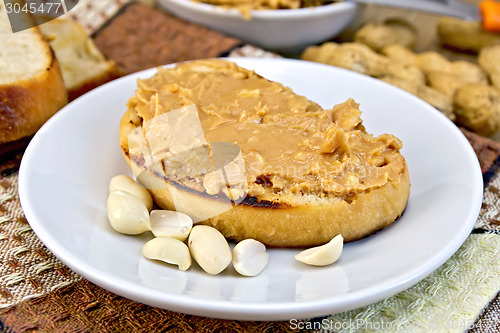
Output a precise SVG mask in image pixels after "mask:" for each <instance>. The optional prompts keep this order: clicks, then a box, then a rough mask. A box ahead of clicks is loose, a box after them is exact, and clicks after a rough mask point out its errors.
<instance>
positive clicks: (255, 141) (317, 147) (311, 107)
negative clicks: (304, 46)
mask: <svg viewBox="0 0 500 333" xmlns="http://www.w3.org/2000/svg"><path fill="white" fill-rule="evenodd" d="M128 107H129V110H133V111H134V112H136V113H137V115H138V116H139V117H140V118H141V119H142V123H143V124H148V126H143V127H144V128H143V129H142V131H144V132H147V131H149V136H148V135H147V133H146V137H147V138H148V141H149V144H151V146H152V147H151V148H150V150H151V151H153V153H154V154H156V157H157V158H159V156H163V157H164V156H173V155H176V156H180V155H182V156H183V157H182V160H179V159H170V160H168V162H166V163H164V165H163V169H164V170H168V171H166V172H167V178H169V179H173V180H175V181H177V182H180V183H181V184H183V185H184V186H187V187H189V188H191V189H193V190H196V191H199V192H207V193H208V194H214V195H215V194H218V195H220V194H225V195H226V196H229V195H232V196H233V199H234V197H235V196H236V197H241V196H243V195H245V194H244V192H246V195H248V196H253V197H257V198H259V197H262V196H263V195H271V196H272V195H280V196H283V195H307V194H313V195H315V196H318V197H328V198H331V197H340V198H343V199H345V198H349V197H355V196H356V195H358V194H360V193H363V192H365V191H369V190H370V189H374V188H378V187H381V186H383V185H385V184H386V183H387V182H389V181H391V182H396V183H397V182H398V181H399V177H400V176H401V174H402V173H403V170H404V168H405V160H404V158H403V156H402V155H401V154H400V152H399V149H400V148H401V147H402V144H401V141H400V140H399V139H397V138H396V137H394V136H392V135H389V134H383V135H380V136H378V137H374V136H373V135H371V134H368V133H366V131H365V129H364V127H363V125H362V122H361V118H360V115H361V111H360V110H359V108H358V104H356V103H355V102H354V101H353V100H352V99H349V100H347V101H346V102H344V103H341V104H338V105H335V106H334V107H333V108H332V109H326V110H325V109H322V108H321V107H320V106H319V105H318V104H316V103H314V102H312V101H310V100H308V99H307V98H305V97H303V96H299V95H297V94H295V93H294V92H292V90H291V89H290V88H288V87H285V86H283V85H282V84H280V83H277V82H271V81H268V80H266V79H265V78H262V77H261V76H259V75H258V74H256V73H255V72H253V71H249V70H246V69H243V68H240V67H238V66H236V65H235V64H233V63H231V62H228V61H224V60H199V61H195V62H191V63H185V64H181V65H178V66H177V67H174V68H168V69H162V68H159V69H158V73H157V74H156V75H154V76H153V77H151V78H149V79H145V80H139V81H138V89H137V90H136V94H135V96H133V97H132V98H131V99H130V100H129V103H128ZM187 108H189V110H191V111H192V110H195V112H194V114H193V113H192V112H188V111H186V110H188V109H187ZM175 110H184V111H182V112H180V113H178V114H176V117H175V118H176V120H175V121H173V122H170V124H169V125H165V123H159V122H158V121H157V119H160V117H164V116H169V115H174V113H171V112H177V111H175ZM170 118H173V117H170ZM169 121H172V120H169ZM180 122H183V123H184V124H186V122H187V123H188V124H189V126H187V127H183V128H182V129H179V128H180V126H179V123H180ZM187 138H189V140H187ZM158 142H161V144H160V145H159V143H158ZM214 142H230V143H234V144H236V145H237V146H238V147H239V149H240V150H241V153H240V156H241V157H242V159H241V160H240V162H238V160H235V161H236V162H235V163H232V164H231V165H228V167H227V168H225V171H226V174H225V175H224V177H223V176H222V175H221V174H217V173H216V172H215V171H214V166H213V161H212V162H201V160H202V159H197V157H199V156H201V155H203V154H206V153H207V152H208V153H210V152H209V151H210V148H209V146H208V145H207V143H214ZM215 169H216V168H215ZM242 171H243V173H242ZM238 174H243V175H244V179H243V180H242V179H241V177H240V178H238V176H237V175H238ZM227 184H229V185H230V186H232V187H231V188H233V187H234V188H237V187H238V188H239V189H240V191H239V192H238V193H236V192H233V193H232V194H229V193H228V191H227V186H226V185H227Z"/></svg>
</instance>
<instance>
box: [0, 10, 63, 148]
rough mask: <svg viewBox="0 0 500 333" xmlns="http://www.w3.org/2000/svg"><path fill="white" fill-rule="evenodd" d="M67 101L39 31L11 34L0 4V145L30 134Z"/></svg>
mask: <svg viewBox="0 0 500 333" xmlns="http://www.w3.org/2000/svg"><path fill="white" fill-rule="evenodd" d="M27 19H29V18H27ZM67 100H68V96H67V92H66V88H65V87H64V81H63V78H62V75H61V70H60V67H59V63H58V61H57V59H56V58H55V56H54V53H53V52H52V49H51V48H50V46H49V44H48V43H47V41H46V40H45V39H44V38H43V36H42V34H41V33H40V30H39V29H38V28H36V27H35V28H31V29H28V30H24V31H21V32H17V33H12V30H11V28H10V25H9V20H8V17H7V13H6V11H5V7H3V5H2V4H1V3H0V143H5V142H12V141H16V140H19V139H22V138H24V137H27V136H30V135H33V134H34V133H35V132H36V131H37V130H38V129H39V128H40V127H41V126H42V125H43V124H44V123H45V122H46V121H47V120H48V119H49V118H50V117H51V116H52V115H53V114H54V113H56V112H57V111H58V110H59V109H60V108H61V107H63V106H64V105H65V104H66V103H67Z"/></svg>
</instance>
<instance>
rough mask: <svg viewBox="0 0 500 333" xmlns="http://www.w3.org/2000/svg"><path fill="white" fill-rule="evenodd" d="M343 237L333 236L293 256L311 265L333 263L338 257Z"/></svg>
mask: <svg viewBox="0 0 500 333" xmlns="http://www.w3.org/2000/svg"><path fill="white" fill-rule="evenodd" d="M343 244H344V238H343V237H342V236H341V235H337V236H335V237H334V238H333V239H332V240H331V241H330V242H328V243H326V244H324V245H321V246H317V247H313V248H310V249H307V250H304V251H302V252H300V253H299V254H297V255H296V256H295V259H297V260H298V261H300V262H303V263H304V264H308V265H313V266H326V265H330V264H333V263H334V262H335V261H337V260H338V259H339V258H340V254H341V253H342V248H343Z"/></svg>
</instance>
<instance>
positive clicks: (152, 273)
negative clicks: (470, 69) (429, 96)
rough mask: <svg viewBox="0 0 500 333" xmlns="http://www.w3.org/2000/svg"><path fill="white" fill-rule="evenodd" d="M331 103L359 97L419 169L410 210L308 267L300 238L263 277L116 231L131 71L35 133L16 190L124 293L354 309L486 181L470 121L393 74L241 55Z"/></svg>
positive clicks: (236, 309)
mask: <svg viewBox="0 0 500 333" xmlns="http://www.w3.org/2000/svg"><path fill="white" fill-rule="evenodd" d="M234 61H236V62H237V63H238V64H240V65H241V66H244V67H247V68H252V69H255V70H256V71H257V72H258V73H260V74H262V75H264V76H265V77H267V78H269V79H272V80H276V81H279V82H282V83H284V84H285V85H288V86H290V87H292V88H293V89H294V90H295V91H296V92H297V93H299V94H303V95H305V96H307V97H309V98H310V99H312V100H314V101H317V102H319V103H320V104H322V105H323V106H324V107H332V106H333V105H334V104H336V103H340V102H343V101H345V100H346V99H347V98H349V97H353V98H354V99H355V100H356V101H357V102H359V103H360V104H361V110H362V111H363V115H362V118H363V120H364V123H365V126H366V128H367V129H368V131H369V132H372V133H374V134H376V135H378V134H382V133H392V134H395V135H396V136H398V137H399V138H401V140H402V141H403V144H404V148H403V150H402V152H403V154H404V156H405V157H406V159H407V161H408V165H409V169H410V179H411V183H412V187H411V196H410V201H409V204H408V207H407V209H406V212H405V213H404V216H403V217H402V218H401V219H400V220H399V221H397V223H395V224H393V225H392V226H390V227H389V228H386V229H384V230H383V231H381V232H378V233H376V234H374V235H372V236H370V237H368V238H366V239H363V240H361V241H357V242H354V243H349V244H346V246H345V248H344V253H343V254H342V257H341V258H340V260H339V261H338V262H337V263H335V264H333V265H331V266H329V267H321V268H317V267H308V266H306V265H303V264H301V263H299V262H296V261H295V259H294V254H296V253H297V252H298V251H297V250H293V249H292V250H286V249H272V250H269V252H270V262H269V265H268V266H267V267H266V269H265V270H264V271H263V272H262V274H260V275H259V276H258V277H254V278H247V277H241V276H238V275H237V274H236V273H235V272H234V270H233V269H232V268H230V269H228V270H226V271H225V272H223V273H222V274H220V275H218V276H209V275H208V274H205V273H203V272H202V271H201V269H199V268H198V267H191V269H189V270H188V271H187V272H181V271H178V270H177V269H176V268H175V267H173V266H169V265H166V264H160V263H155V262H150V261H148V260H146V259H144V258H143V257H142V256H141V247H142V245H143V244H144V243H145V242H146V241H147V240H148V239H149V238H151V235H149V234H145V235H143V236H139V237H138V236H125V235H120V234H117V233H116V232H114V231H113V230H112V229H111V227H110V226H109V223H108V221H107V217H106V198H107V195H108V182H109V180H110V179H111V178H112V177H113V176H115V175H117V174H122V173H126V174H131V173H130V171H129V168H128V166H127V164H126V163H125V161H124V159H123V157H122V155H121V151H120V148H119V143H118V124H119V121H120V118H121V116H122V114H123V113H124V111H125V103H126V102H127V99H128V98H129V97H130V96H132V95H133V93H134V90H135V87H136V79H137V78H138V77H149V76H151V75H153V74H154V72H155V70H148V71H144V72H141V73H138V74H134V75H131V76H128V77H125V78H122V79H119V80H116V81H114V82H111V83H109V84H106V85H104V86H102V87H100V88H97V89H95V90H94V91H92V92H90V93H88V94H86V95H84V96H83V97H81V98H79V99H77V100H76V101H74V102H72V103H71V104H69V105H68V106H66V107H65V108H64V109H63V110H61V111H60V112H59V113H58V114H56V115H55V116H54V117H53V118H52V119H50V120H49V121H48V122H47V123H46V125H45V126H43V128H42V129H41V130H40V131H39V132H38V133H37V134H36V135H35V137H34V138H33V140H32V141H31V144H30V145H29V147H28V149H27V150H26V153H25V155H24V158H23V161H22V164H21V168H20V179H19V193H20V197H21V203H22V206H23V209H24V212H25V214H26V217H27V219H28V221H29V223H30V225H31V227H32V228H33V230H34V231H35V232H36V234H37V235H38V237H39V238H40V239H41V240H42V241H43V242H44V243H45V245H46V246H47V247H48V248H49V249H50V251H52V252H53V253H54V254H55V255H56V256H57V257H58V258H59V259H60V260H61V261H62V262H64V263H65V264H66V265H68V266H69V267H71V268H72V269H73V270H74V271H76V272H77V273H79V274H81V275H82V276H84V277H85V278H87V279H88V280H90V281H92V282H94V283H96V284H98V285H100V286H102V287H103V288H106V289H108V290H110V291H112V292H115V293H117V294H119V295H122V296H124V297H127V298H130V299H133V300H136V301H139V302H143V303H146V304H149V305H153V306H157V307H160V308H165V309H169V310H173V311H178V312H185V313H190V314H194V315H201V316H212V317H219V318H227V319H238V320H286V319H291V318H305V317H315V316H321V315H327V314H331V313H335V312H341V311H346V310H349V309H353V308H356V307H360V306H364V305H367V304H369V303H372V302H375V301H377V300H381V299H383V298H386V297H389V296H391V295H394V294H396V293H397V292H400V291H402V290H404V289H406V288H408V287H410V286H412V285H413V284H415V283H417V282H418V281H420V280H421V279H423V278H424V277H426V276H427V275H429V274H430V273H431V272H432V271H434V270H435V269H436V268H438V267H439V266H440V265H441V264H443V263H444V262H445V261H446V260H447V259H448V258H449V257H450V256H451V255H452V254H453V253H454V252H455V251H456V250H457V249H458V248H459V247H460V245H461V244H462V243H463V241H464V240H465V239H466V237H467V236H468V234H469V233H470V231H471V229H472V227H473V225H474V222H475V220H476V218H477V216H478V213H479V209H480V206H481V199H482V193H483V185H482V176H481V171H480V168H479V164H478V161H477V158H476V155H475V154H474V152H473V150H472V148H471V146H470V145H469V143H468V142H467V140H466V139H465V137H464V136H463V135H462V134H461V132H460V131H459V130H458V129H457V128H456V127H455V125H454V124H453V123H452V122H450V121H449V120H448V119H447V118H445V117H444V116H442V115H441V114H440V113H439V112H438V111H436V110H435V109H433V108H432V107H430V106H429V105H427V104H426V103H424V102H422V101H421V100H419V99H417V98H416V97H413V96H412V95H410V94H408V93H406V92H404V91H402V90H399V89H397V88H394V87H392V86H390V85H388V84H385V83H383V82H380V81H377V80H375V79H371V78H369V77H366V76H362V75H359V74H356V73H353V72H349V71H346V70H343V69H338V68H334V67H330V66H326V65H321V64H315V63H309V62H303V61H298V60H286V59H284V60H276V59H249V58H241V59H235V60H234Z"/></svg>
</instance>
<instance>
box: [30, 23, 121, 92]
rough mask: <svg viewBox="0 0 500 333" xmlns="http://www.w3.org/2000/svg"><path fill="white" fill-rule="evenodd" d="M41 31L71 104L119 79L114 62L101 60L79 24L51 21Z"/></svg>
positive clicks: (99, 52)
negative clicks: (80, 97) (79, 97)
mask: <svg viewBox="0 0 500 333" xmlns="http://www.w3.org/2000/svg"><path fill="white" fill-rule="evenodd" d="M40 29H41V31H42V33H43V35H44V36H45V37H46V38H47V39H48V40H49V41H50V45H51V47H52V48H53V49H54V52H55V54H56V57H57V59H58V61H59V63H60V64H61V69H62V74H63V78H64V82H65V85H66V88H67V90H68V94H69V99H70V100H73V99H75V98H77V97H78V96H80V95H82V94H84V93H86V92H88V91H90V90H91V89H94V88H96V87H98V86H100V85H101V84H104V83H106V82H108V81H110V80H113V79H116V78H118V77H120V76H121V74H122V73H121V72H120V70H119V69H118V67H117V66H116V64H115V62H114V61H111V60H107V59H106V58H105V57H104V55H103V54H102V53H101V51H99V49H98V48H97V46H96V45H95V43H94V41H93V40H92V39H91V38H90V36H88V35H87V33H86V32H85V30H83V28H82V26H81V25H80V24H79V23H78V22H76V21H73V20H67V19H54V20H52V21H49V22H47V23H44V24H42V25H41V26H40Z"/></svg>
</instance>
